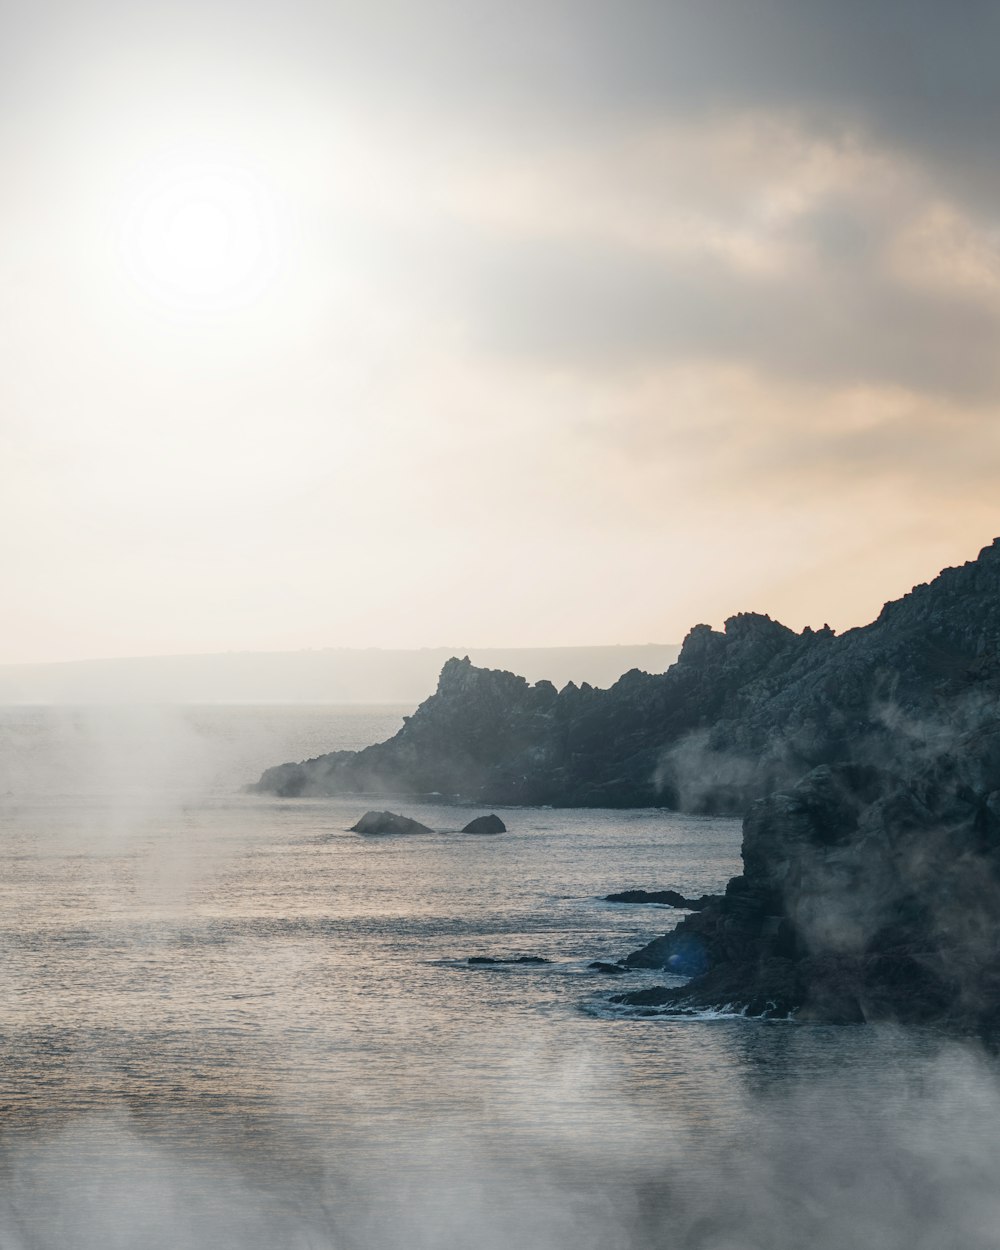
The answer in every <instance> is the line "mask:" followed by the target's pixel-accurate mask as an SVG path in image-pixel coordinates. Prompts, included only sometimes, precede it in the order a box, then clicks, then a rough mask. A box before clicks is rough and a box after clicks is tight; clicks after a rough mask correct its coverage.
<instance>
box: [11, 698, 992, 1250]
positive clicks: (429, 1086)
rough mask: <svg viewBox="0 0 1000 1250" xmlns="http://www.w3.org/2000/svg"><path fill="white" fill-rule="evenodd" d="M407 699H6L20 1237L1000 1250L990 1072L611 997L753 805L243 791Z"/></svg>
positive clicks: (897, 1038) (871, 1031)
mask: <svg viewBox="0 0 1000 1250" xmlns="http://www.w3.org/2000/svg"><path fill="white" fill-rule="evenodd" d="M403 711H404V709H399V708H385V709H377V710H373V709H364V710H362V709H351V710H346V709H339V710H338V709H330V708H288V709H280V708H279V709H276V708H267V709H252V708H239V709H235V708H234V709H224V708H201V709H191V710H187V711H185V710H183V709H174V710H170V711H163V710H155V709H153V710H145V711H143V710H136V709H128V708H122V709H104V710H96V709H93V710H85V709H64V710H59V709H37V708H33V709H11V708H8V709H3V711H2V712H0V744H2V752H0V756H2V759H0V891H2V896H3V906H2V912H0V1001H2V1003H3V1013H2V1016H0V1108H2V1120H0V1250H15V1248H16V1250H21V1247H25V1248H27V1247H38V1248H44V1250H48V1247H53V1248H55V1247H68V1246H72V1247H81V1250H91V1248H93V1250H97V1248H98V1247H102V1248H103V1247H115V1248H117V1247H122V1248H123V1250H124V1248H125V1247H138V1246H143V1247H153V1248H159V1247H161V1246H162V1247H165V1248H166V1247H181V1248H183V1250H188V1248H190V1250H201V1248H202V1247H206V1248H207V1247H209V1246H212V1247H218V1246H221V1247H227V1248H228V1247H234V1248H235V1247H241V1248H252V1250H256V1248H257V1247H260V1248H261V1250H263V1247H272V1246H283V1247H296V1248H297V1247H310V1248H313V1247H315V1248H317V1250H319V1248H326V1247H331V1248H337V1250H355V1248H357V1250H395V1248H396V1247H400V1248H402V1247H420V1248H424V1247H426V1248H427V1250H432V1248H433V1250H451V1248H452V1247H454V1248H455V1250H459V1248H460V1247H461V1248H463V1250H464V1248H467V1247H472V1246H476V1247H479V1246H483V1247H486V1248H487V1250H492V1248H493V1247H496V1248H497V1250H500V1248H501V1247H504V1248H506V1247H511V1246H523V1247H525V1248H526V1250H569V1248H570V1247H572V1248H574V1250H577V1248H581V1247H582V1248H584V1250H589V1248H590V1247H594V1250H597V1247H601V1248H602V1250H606V1248H608V1247H611V1248H613V1250H616V1248H618V1247H621V1248H622V1250H633V1248H635V1250H638V1248H640V1247H646V1246H649V1247H653V1246H656V1247H677V1248H678V1250H683V1248H686V1247H698V1248H701V1247H704V1248H705V1250H736V1248H737V1247H740V1248H742V1247H758V1246H760V1247H765V1246H767V1247H775V1246H777V1247H789V1248H791V1247H800V1246H804V1245H807V1244H808V1245H810V1246H814V1247H819V1248H820V1250H825V1248H826V1247H829V1248H830V1250H835V1248H837V1250H839V1248H842V1247H846V1246H854V1245H858V1246H865V1247H878V1248H880V1247H896V1246H899V1247H903V1246H918V1247H924V1246H926V1247H928V1250H930V1248H931V1247H934V1248H935V1250H939V1248H941V1247H950V1246H955V1247H959V1246H961V1247H963V1248H968V1247H973V1248H977V1247H988V1246H989V1247H992V1246H996V1245H998V1244H1000V1200H998V1199H997V1198H996V1197H994V1195H995V1194H996V1193H997V1192H998V1190H1000V1185H998V1182H1000V1150H998V1147H1000V1127H998V1126H1000V1088H998V1085H997V1082H996V1075H995V1071H994V1067H993V1064H992V1061H991V1060H990V1059H988V1058H987V1057H985V1056H983V1055H980V1054H977V1053H976V1052H975V1051H973V1050H971V1049H969V1048H966V1047H962V1046H960V1045H958V1044H956V1043H953V1042H948V1041H946V1040H944V1039H942V1038H939V1037H936V1036H935V1035H933V1034H931V1033H926V1032H915V1031H911V1032H904V1031H899V1030H893V1029H876V1028H834V1027H822V1026H806V1025H802V1026H798V1025H793V1024H787V1023H783V1022H770V1023H765V1022H754V1021H746V1020H738V1019H716V1020H676V1019H669V1018H665V1017H656V1016H643V1015H640V1014H636V1015H633V1016H623V1015H621V1014H620V1013H619V1012H616V1011H615V1010H613V1009H611V1008H610V1006H609V1005H608V1003H607V998H608V995H609V994H610V993H611V992H613V991H615V990H618V989H620V988H621V985H622V983H623V980H624V978H619V979H611V978H607V977H602V976H601V975H599V974H596V973H594V972H592V971H591V970H589V969H588V967H587V965H588V963H589V962H590V961H591V960H594V959H613V958H617V957H620V956H621V955H623V954H625V953H626V952H627V951H629V950H631V949H633V948H635V947H637V946H638V945H640V944H642V943H643V942H645V941H647V940H649V939H650V938H652V937H654V936H656V935H657V934H658V933H661V932H663V931H665V930H666V929H667V928H669V927H670V926H671V925H672V924H673V923H674V921H675V919H676V917H677V913H675V912H673V911H671V910H669V909H660V908H648V907H647V908H641V907H615V906H613V905H609V904H605V903H603V902H601V901H600V897H601V896H602V895H603V894H605V893H607V892H608V891H610V890H614V889H621V888H627V887H629V886H645V887H651V888H652V887H669V886H673V887H676V888H679V889H681V890H683V891H684V892H685V893H687V894H695V895H696V894H700V893H702V892H709V891H713V890H718V889H720V888H721V887H722V886H723V885H724V884H725V881H726V880H727V878H728V877H729V876H730V875H732V874H733V873H734V872H736V871H738V856H739V840H740V830H739V823H738V822H737V821H732V820H721V819H713V818H695V817H681V816H676V815H672V814H669V813H664V812H652V811H641V812H608V811H551V810H544V809H530V808H527V809H512V810H509V811H505V812H503V813H502V815H503V816H504V819H505V821H506V823H507V825H508V827H509V830H510V832H509V833H508V834H506V835H502V836H500V837H496V838H476V837H463V836H462V835H460V834H459V833H458V832H457V831H458V830H459V829H460V828H461V826H462V825H463V824H464V823H465V821H466V820H467V819H468V818H469V816H470V815H471V814H478V812H475V811H474V812H470V811H469V810H467V809H455V808H448V807H443V806H435V805H434V804H425V803H413V802H406V803H399V802H397V803H389V804H383V803H379V804H378V805H379V806H382V805H388V806H392V807H394V808H395V809H398V810H403V811H405V812H407V813H408V814H411V815H415V816H417V818H418V819H420V820H421V821H423V822H424V823H425V824H428V825H430V826H431V827H433V828H434V829H436V830H438V831H439V832H438V833H436V834H434V835H428V836H420V837H408V838H381V839H380V838H361V837H359V836H357V835H355V834H351V833H349V832H347V831H346V830H347V827H348V826H349V825H350V824H353V823H354V821H355V820H356V819H357V817H358V816H359V815H360V814H361V813H362V812H363V811H364V810H365V808H366V807H367V806H372V804H371V803H368V802H366V801H365V800H363V799H361V800H295V801H287V800H280V799H274V798H270V797H264V796H258V795H254V796H249V795H243V794H241V793H240V792H239V787H240V786H241V785H242V784H243V783H245V782H247V781H250V780H253V779H254V778H255V776H256V775H257V773H258V772H259V771H260V769H261V768H262V767H264V766H265V765H268V764H273V763H276V762H278V761H279V760H282V759H290V758H302V757H305V756H308V755H312V754H316V753H318V752H319V751H321V750H328V749H331V748H336V747H354V746H359V745H363V744H364V743H366V742H368V741H373V740H376V739H379V738H383V737H385V736H387V735H388V734H390V733H392V732H394V730H395V728H397V727H398V724H399V723H400V718H401V715H402V712H403ZM473 955H492V956H496V957H516V956H519V955H538V956H542V957H544V958H546V959H548V960H550V961H551V962H550V963H548V964H544V965H513V964H509V965H497V966H486V967H479V968H470V967H469V966H468V964H467V963H466V962H465V961H466V960H467V959H468V957H469V956H473ZM643 978H646V979H648V980H650V981H655V980H657V979H658V978H657V977H655V976H650V975H649V974H637V975H636V976H635V977H630V978H629V984H630V985H635V984H642V983H643Z"/></svg>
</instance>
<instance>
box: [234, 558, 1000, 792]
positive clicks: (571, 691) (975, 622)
mask: <svg viewBox="0 0 1000 1250" xmlns="http://www.w3.org/2000/svg"><path fill="white" fill-rule="evenodd" d="M998 679H1000V540H998V541H997V542H995V543H994V544H993V545H992V546H990V547H987V548H986V549H985V550H984V551H983V552H982V553H981V554H980V556H979V558H978V559H977V560H974V561H971V562H970V563H968V564H965V565H962V566H961V567H959V568H955V569H947V570H945V571H944V572H943V573H942V574H940V576H938V577H937V578H935V579H934V581H933V582H931V583H929V584H926V585H922V586H918V587H916V588H915V589H914V590H913V591H911V592H910V593H909V594H908V595H906V596H905V597H904V598H902V599H900V600H897V601H896V602H893V603H889V604H887V605H886V607H885V608H884V609H883V610H882V613H881V614H880V616H879V617H878V619H877V620H876V621H874V622H873V623H872V624H871V625H867V626H865V627H863V628H861V629H855V630H851V631H850V632H848V633H846V634H843V635H841V636H840V637H836V636H834V634H833V632H832V631H831V630H830V629H828V628H826V627H824V628H823V629H820V630H810V629H806V630H804V631H803V632H802V633H800V634H799V633H795V632H794V631H792V630H790V629H787V628H786V627H785V626H784V625H781V624H779V623H778V622H777V621H772V620H771V619H770V618H769V617H767V616H762V615H759V614H756V613H741V614H739V615H737V616H734V617H731V618H730V619H729V620H728V621H726V623H725V629H724V630H722V631H716V630H713V629H710V628H709V627H708V626H707V625H696V626H695V627H694V629H692V630H691V632H690V633H689V634H688V636H687V638H686V639H685V641H684V645H683V648H682V650H681V654H680V657H679V659H678V660H677V662H676V663H675V664H674V665H672V666H671V668H669V669H668V670H667V671H666V672H665V673H660V674H652V675H651V674H648V673H642V672H639V671H638V670H633V671H631V672H629V673H626V674H625V675H624V676H623V677H621V678H620V679H619V680H618V681H617V682H616V683H615V684H614V685H613V686H612V687H610V688H609V689H607V690H597V689H593V688H591V687H590V686H587V685H583V686H579V687H578V686H575V685H573V684H572V683H570V684H569V685H568V686H566V687H564V689H562V690H560V691H557V690H556V689H555V687H554V686H552V685H551V684H550V683H548V682H544V681H543V682H538V683H537V684H535V685H529V684H528V683H527V682H526V681H525V680H524V679H523V678H521V677H517V676H515V675H514V674H512V673H506V672H499V671H492V670H487V669H478V668H475V667H474V666H473V665H472V664H470V663H469V661H468V660H467V659H466V660H459V659H452V660H449V661H448V663H447V664H445V666H444V668H443V669H442V672H441V676H440V679H439V682H438V687H437V691H436V692H435V693H434V694H433V695H432V696H431V697H430V698H429V699H427V700H426V701H425V702H424V703H422V704H421V705H420V707H419V708H418V709H417V711H416V712H415V713H414V714H413V716H411V717H410V718H408V720H407V721H406V723H405V724H404V726H403V728H402V729H401V730H400V731H399V733H398V734H397V735H396V736H395V737H394V738H392V739H390V740H389V741H388V742H383V743H379V744H377V745H376V746H372V747H368V748H367V749H366V750H363V751H359V752H348V751H342V752H334V753H333V754H330V755H323V756H319V757H318V758H316V759H313V760H307V761H305V762H303V763H300V764H283V765H280V766H279V767H277V768H272V769H269V770H268V771H267V772H266V773H264V775H263V776H262V777H261V779H260V781H259V782H258V783H257V785H256V786H255V787H254V788H255V789H257V790H259V791H267V792H272V793H276V794H281V795H285V796H293V795H304V794H313V795H315V794H344V793H378V794H398V795H417V794H427V793H435V794H438V795H441V796H443V797H445V798H463V799H465V800H469V801H474V802H480V803H490V804H501V803H503V804H553V805H557V806H570V807H572V806H587V807H596V806H604V807H629V806H665V807H672V808H680V809H682V810H685V811H693V812H713V811H714V812H731V813H734V814H735V813H741V812H742V811H744V810H745V809H746V806H747V804H748V803H750V802H752V801H753V800H755V799H758V798H761V797H763V796H765V795H768V794H772V793H775V792H778V791H786V790H787V789H788V788H789V787H791V786H793V785H794V784H795V783H796V782H797V781H798V780H799V779H800V778H801V777H803V776H805V774H807V773H808V772H809V771H810V770H812V769H814V768H816V767H817V766H820V765H823V764H827V765H831V766H832V765H840V764H844V763H849V762H852V761H863V762H867V763H870V764H876V765H878V766H879V767H880V768H881V769H883V770H884V771H886V772H890V773H891V772H893V771H895V772H897V773H901V774H904V775H905V774H906V772H907V770H908V769H909V767H910V761H912V760H913V759H914V758H917V757H922V758H930V757H933V756H935V755H940V754H941V753H942V751H944V750H946V749H947V747H948V744H949V742H952V741H954V739H955V737H956V735H958V734H961V733H963V732H967V731H969V730H971V729H972V728H974V727H975V725H977V724H978V723H980V721H981V720H982V717H983V715H984V714H986V713H987V710H988V709H989V708H990V707H992V705H993V701H994V700H995V699H996V697H997V692H998V688H1000V680H998Z"/></svg>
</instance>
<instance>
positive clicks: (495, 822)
mask: <svg viewBox="0 0 1000 1250" xmlns="http://www.w3.org/2000/svg"><path fill="white" fill-rule="evenodd" d="M462 832H463V833H506V832H507V826H506V825H505V824H504V823H503V821H502V820H501V819H500V817H499V816H496V815H494V814H493V813H492V812H491V813H490V815H489V816H477V817H476V819H475V820H470V821H469V823H468V824H467V825H466V826H465V828H464V829H463V830H462Z"/></svg>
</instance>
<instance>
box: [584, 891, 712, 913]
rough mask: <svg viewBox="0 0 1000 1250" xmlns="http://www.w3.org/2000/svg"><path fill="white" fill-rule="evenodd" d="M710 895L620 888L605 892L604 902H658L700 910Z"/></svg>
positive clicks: (668, 905)
mask: <svg viewBox="0 0 1000 1250" xmlns="http://www.w3.org/2000/svg"><path fill="white" fill-rule="evenodd" d="M710 898H711V895H709V894H703V895H702V896H701V897H700V898H685V897H684V895H683V894H678V892H677V891H676V890H622V891H620V893H618V894H606V895H605V896H604V901H605V902H606V903H659V904H660V905H661V906H666V907H684V908H687V910H688V911H701V909H702V908H703V907H704V906H705V905H706V904H707V903H708V902H709V900H710Z"/></svg>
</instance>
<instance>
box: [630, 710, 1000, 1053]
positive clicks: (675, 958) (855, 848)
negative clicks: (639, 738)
mask: <svg viewBox="0 0 1000 1250" xmlns="http://www.w3.org/2000/svg"><path fill="white" fill-rule="evenodd" d="M956 746H957V750H956V752H955V753H954V754H952V755H948V756H943V757H940V758H938V759H936V760H933V761H921V762H920V763H917V764H915V765H914V766H913V767H912V768H911V770H910V771H909V772H908V773H907V774H906V775H900V774H898V773H897V774H894V773H889V772H886V771H884V770H880V769H876V768H873V767H871V766H864V765H837V766H832V767H831V766H823V767H820V768H817V769H815V770H814V771H813V772H811V773H810V774H809V775H808V776H807V777H806V778H804V779H803V780H802V781H801V782H800V783H799V784H798V785H797V786H795V787H794V788H793V789H791V790H789V791H787V792H781V793H778V794H774V795H771V796H770V797H768V798H766V799H764V800H762V801H760V802H758V803H756V804H754V805H753V806H752V807H751V809H750V810H749V812H748V813H747V815H746V818H745V820H744V825H743V861H744V866H745V875H744V876H742V877H738V878H735V879H734V880H733V881H731V882H730V883H729V887H728V889H727V891H726V894H725V895H724V896H722V897H719V898H716V899H713V900H710V901H709V903H708V904H707V906H706V907H705V908H704V909H703V910H702V911H700V912H698V913H697V914H695V915H692V916H689V917H687V918H685V919H684V920H683V921H682V922H681V923H680V924H679V925H678V926H677V928H676V929H675V930H674V932H673V933H670V934H667V935H665V936H664V937H662V938H658V939H656V941H654V942H651V943H650V944H649V945H647V946H646V947H644V948H643V949H642V950H640V951H636V952H634V953H633V954H632V955H630V956H629V957H628V958H627V959H626V961H625V964H626V966H629V967H644V968H664V969H668V970H670V971H673V972H677V973H681V974H682V975H691V976H692V977H693V979H692V980H691V981H690V982H689V983H688V984H687V985H686V986H684V987H683V988H682V989H666V988H664V989H659V990H656V989H654V990H646V991H644V992H643V993H641V994H638V995H627V994H626V995H623V996H621V998H620V1000H619V1001H622V1002H626V1003H632V1004H634V1005H650V1004H653V1003H655V1004H659V1005H662V1006H667V1007H678V1008H683V1007H691V1006H697V1007H713V1008H718V1007H726V1006H729V1007H733V1008H735V1009H737V1010H745V1011H747V1012H748V1013H749V1014H754V1015H788V1014H789V1013H795V1014H797V1016H798V1018H800V1019H814V1020H821V1021H828V1022H834V1023H851V1022H860V1021H864V1020H880V1019H891V1020H898V1021H904V1022H934V1023H943V1024H947V1025H949V1026H955V1027H959V1028H962V1029H969V1030H975V1031H978V1032H980V1033H985V1034H989V1035H994V1036H995V1035H996V1034H997V1030H998V1027H1000V803H998V802H997V799H998V798H1000V727H995V728H993V729H990V730H987V729H982V730H978V731H974V732H973V733H970V734H968V735H965V736H963V737H962V738H961V739H960V741H959V742H958V743H957V744H956Z"/></svg>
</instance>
